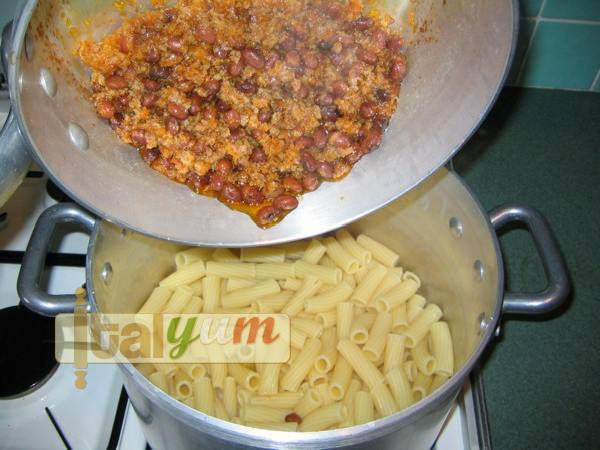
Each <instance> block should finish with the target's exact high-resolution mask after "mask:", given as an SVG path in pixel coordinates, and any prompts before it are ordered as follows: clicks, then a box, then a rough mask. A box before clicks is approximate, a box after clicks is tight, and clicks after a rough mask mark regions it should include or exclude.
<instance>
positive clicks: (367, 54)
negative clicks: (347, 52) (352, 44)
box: [356, 48, 379, 66]
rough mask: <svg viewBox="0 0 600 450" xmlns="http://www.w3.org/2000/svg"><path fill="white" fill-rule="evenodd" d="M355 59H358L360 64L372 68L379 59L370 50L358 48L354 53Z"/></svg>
mask: <svg viewBox="0 0 600 450" xmlns="http://www.w3.org/2000/svg"><path fill="white" fill-rule="evenodd" d="M356 57H357V58H358V59H360V60H361V61H362V62H364V63H366V64H369V65H371V66H374V65H375V64H377V61H378V60H379V58H378V57H377V54H375V53H373V52H371V51H370V50H366V49H364V48H359V49H358V50H357V52H356Z"/></svg>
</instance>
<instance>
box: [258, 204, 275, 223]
mask: <svg viewBox="0 0 600 450" xmlns="http://www.w3.org/2000/svg"><path fill="white" fill-rule="evenodd" d="M280 217H281V210H280V209H279V208H277V207H275V206H265V207H263V208H261V209H259V210H258V212H257V213H256V222H257V223H258V225H260V226H262V227H266V226H268V225H270V224H272V223H274V222H275V221H277V220H278V219H279V218H280Z"/></svg>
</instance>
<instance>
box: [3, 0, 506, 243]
mask: <svg viewBox="0 0 600 450" xmlns="http://www.w3.org/2000/svg"><path fill="white" fill-rule="evenodd" d="M115 3H118V4H120V5H121V6H122V5H127V7H126V9H123V8H122V7H121V8H115V6H114V4H115ZM382 5H383V7H385V8H387V9H388V10H389V11H390V12H392V13H393V14H396V15H397V16H398V17H399V18H400V19H401V17H400V16H402V14H404V15H406V14H410V15H411V17H413V18H414V19H415V21H414V23H415V25H416V26H415V27H414V28H411V27H410V26H408V25H407V21H406V20H399V21H398V22H399V24H400V26H401V27H404V28H403V30H402V31H403V32H404V33H405V34H406V37H407V39H408V40H409V41H411V42H412V44H411V45H410V47H409V50H408V61H409V74H408V77H407V78H406V80H405V81H404V82H403V85H402V90H401V93H400V99H399V106H398V110H397V112H396V114H395V116H394V117H393V119H392V121H391V123H390V126H389V128H388V130H387V132H386V133H385V136H384V139H383V143H382V145H381V147H380V148H379V149H378V150H376V151H375V152H373V153H371V154H369V155H368V156H366V157H365V158H363V160H361V161H360V162H359V163H358V164H357V165H356V166H355V167H354V169H353V171H352V172H351V173H350V175H349V176H347V177H346V178H345V179H344V180H342V181H339V182H336V183H325V184H323V186H321V188H319V189H318V190H317V191H316V192H313V193H310V194H306V195H304V197H303V199H302V200H301V202H300V206H299V208H298V209H296V210H295V211H293V212H292V213H291V214H290V215H289V216H287V217H286V218H285V219H284V220H283V222H281V223H280V224H278V225H277V226H275V227H273V228H271V229H268V230H262V229H260V228H258V227H257V226H256V225H255V224H254V223H253V222H252V221H251V220H250V219H249V218H248V217H247V216H246V215H244V214H241V213H239V212H235V211H232V210H230V209H229V208H227V207H226V206H225V205H223V204H221V203H219V202H217V201H215V200H214V199H211V198H207V197H203V196H200V195H197V194H194V193H193V192H192V191H190V190H189V189H188V188H187V187H186V186H183V185H179V184H177V183H174V182H172V181H170V180H169V179H167V178H166V177H163V176H162V175H160V174H158V173H156V172H154V171H153V170H152V169H150V168H149V167H148V166H147V165H146V164H145V163H144V162H143V161H142V159H141V158H140V157H139V155H138V153H137V152H136V151H135V150H134V149H133V148H131V147H129V146H127V145H125V144H123V143H122V142H121V141H120V140H119V139H118V138H117V136H116V135H115V133H114V132H113V131H112V130H111V129H110V127H109V125H108V124H106V123H105V122H104V121H101V120H100V119H99V118H98V117H97V116H96V113H95V111H94V107H93V105H92V103H91V102H90V101H89V100H88V98H87V96H88V95H89V93H88V92H87V90H86V88H85V86H87V85H88V83H89V71H88V69H86V68H85V67H84V66H83V64H82V62H81V61H80V60H79V59H78V57H77V56H76V54H75V52H74V50H75V49H76V48H77V46H78V43H79V41H80V40H81V39H84V38H94V39H99V38H101V37H103V36H105V35H106V34H108V33H109V32H111V31H113V30H114V29H115V28H117V27H118V25H119V23H120V22H121V21H122V20H123V16H124V15H127V14H134V13H135V12H136V10H143V9H147V8H149V7H150V2H149V1H146V2H145V1H138V2H114V0H64V1H60V2H58V1H52V0H29V1H24V2H22V4H21V7H20V10H19V12H18V15H17V18H16V19H15V21H14V23H13V27H12V33H11V34H10V38H7V39H5V40H4V41H3V46H4V47H5V48H4V54H5V59H6V60H7V66H8V67H7V68H6V69H7V74H8V81H9V86H10V96H11V103H12V108H13V113H14V116H15V118H16V120H15V121H13V122H12V125H9V126H6V127H5V128H4V130H3V134H4V136H3V139H12V140H18V139H23V140H24V142H25V144H27V145H28V146H29V147H30V154H31V156H32V157H33V159H34V160H35V161H36V162H37V163H38V164H39V165H40V166H41V167H42V168H43V169H44V170H45V171H46V173H48V175H49V176H50V177H51V178H52V179H53V180H54V181H55V182H56V183H57V184H58V185H59V186H60V187H61V188H62V189H63V190H64V191H65V193H66V194H68V195H69V196H71V197H72V198H73V199H75V200H76V201H78V202H79V203H80V204H82V205H83V206H85V207H86V208H88V209H89V210H91V211H93V212H94V213H95V214H97V215H98V216H100V217H102V218H104V219H106V220H108V221H111V222H114V223H117V224H119V225H121V226H123V227H126V228H130V229H133V230H136V231H138V232H141V233H144V234H147V235H151V236H154V237H158V238H161V239H166V240H171V241H177V242H181V243H186V244H191V245H208V246H232V247H243V246H259V245H267V244H275V243H281V242H286V241H292V240H296V239H301V238H305V237H309V236H314V235H317V234H322V233H324V232H327V231H329V230H332V229H335V228H339V227H341V226H343V225H345V224H347V223H349V222H353V221H355V220H356V219H358V218H360V217H362V216H364V215H366V214H369V213H371V212H372V211H375V210H376V209H379V208H381V207H382V206H384V205H386V204H387V203H389V202H391V201H392V200H394V199H396V198H397V197H399V196H401V195H403V194H404V193H406V192H407V191H409V190H410V189H412V188H413V187H414V186H416V185H417V184H419V183H420V182H421V181H423V180H424V179H425V178H427V177H428V176H429V175H430V174H432V173H433V172H434V171H435V170H436V169H438V168H439V167H440V166H442V165H443V164H445V163H446V162H447V161H448V160H449V159H450V158H451V157H452V155H454V153H455V152H456V151H457V150H458V149H459V148H460V147H461V146H462V145H463V143H464V142H465V141H466V140H467V139H468V138H469V136H470V135H471V134H472V133H473V132H474V131H475V130H476V129H477V126H478V125H479V123H480V122H481V121H482V119H483V118H484V116H485V115H486V113H487V111H488V110H489V109H490V107H491V105H492V104H493V102H494V100H495V98H496V96H497V94H498V92H499V90H500V88H501V87H502V85H503V83H504V79H505V76H506V73H507V69H508V67H509V63H510V60H511V57H512V54H513V47H514V36H515V24H516V19H517V17H516V9H515V7H514V4H513V1H511V0H494V1H481V0H422V1H416V2H415V1H410V2H409V1H408V0H402V1H394V0H388V1H386V2H382ZM414 30H420V31H418V32H415V31H414ZM2 151H4V150H2ZM21 151H22V150H21Z"/></svg>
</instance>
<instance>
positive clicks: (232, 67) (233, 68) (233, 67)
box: [227, 59, 244, 77]
mask: <svg viewBox="0 0 600 450" xmlns="http://www.w3.org/2000/svg"><path fill="white" fill-rule="evenodd" d="M243 70H244V61H242V60H241V59H240V60H239V61H238V62H232V63H231V64H229V67H228V68H227V72H229V75H231V76H232V77H238V76H240V74H241V73H242V72H243Z"/></svg>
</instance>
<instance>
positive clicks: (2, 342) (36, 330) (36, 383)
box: [0, 305, 58, 399]
mask: <svg viewBox="0 0 600 450" xmlns="http://www.w3.org/2000/svg"><path fill="white" fill-rule="evenodd" d="M0 348H2V352H0V399H6V398H12V397H20V396H23V395H26V394H28V393H29V392H31V391H33V390H34V389H37V388H38V387H40V386H41V385H42V384H44V382H45V381H46V380H48V379H49V378H50V377H51V375H52V374H53V373H54V371H55V370H56V367H57V366H58V363H57V362H56V359H54V318H48V317H42V316H39V315H37V314H35V313H33V312H31V311H29V310H28V309H27V308H26V307H25V306H23V305H18V306H11V307H9V308H4V309H0Z"/></svg>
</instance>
